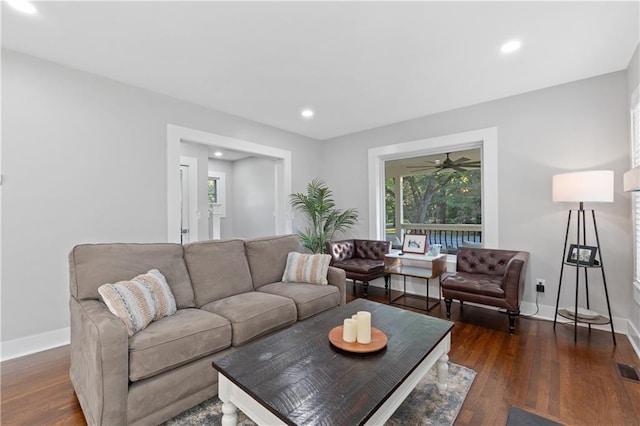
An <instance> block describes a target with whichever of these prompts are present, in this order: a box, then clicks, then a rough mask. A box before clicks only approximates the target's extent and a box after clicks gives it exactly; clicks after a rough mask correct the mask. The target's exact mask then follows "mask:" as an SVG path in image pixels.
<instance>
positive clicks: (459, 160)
mask: <svg viewBox="0 0 640 426" xmlns="http://www.w3.org/2000/svg"><path fill="white" fill-rule="evenodd" d="M467 161H471V160H470V159H469V158H467V157H460V158H458V159H457V160H453V164H456V165H458V164H460V163H464V162H467Z"/></svg>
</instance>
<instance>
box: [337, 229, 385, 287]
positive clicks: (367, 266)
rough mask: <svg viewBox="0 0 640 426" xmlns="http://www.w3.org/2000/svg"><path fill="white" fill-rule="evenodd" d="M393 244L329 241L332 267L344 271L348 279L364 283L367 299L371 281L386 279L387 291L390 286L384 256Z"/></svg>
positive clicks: (375, 241) (365, 241)
mask: <svg viewBox="0 0 640 426" xmlns="http://www.w3.org/2000/svg"><path fill="white" fill-rule="evenodd" d="M390 248H391V243H390V242H389V241H377V240H342V241H329V242H327V244H326V249H327V253H328V254H330V255H331V266H335V267H336V268H340V269H344V271H345V272H346V275H347V278H348V279H351V280H353V285H354V288H355V285H356V282H357V281H362V288H363V293H364V296H365V297H367V289H368V288H369V281H371V280H374V279H376V278H380V277H384V281H385V284H384V287H385V289H386V288H387V287H388V285H389V276H388V275H385V273H384V255H385V254H387V253H389V249H390Z"/></svg>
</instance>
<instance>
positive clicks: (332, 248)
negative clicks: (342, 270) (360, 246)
mask: <svg viewBox="0 0 640 426" xmlns="http://www.w3.org/2000/svg"><path fill="white" fill-rule="evenodd" d="M326 249H327V253H329V254H330V255H331V258H332V261H333V262H342V261H343V260H346V259H351V258H352V257H353V256H354V255H355V251H356V246H355V243H354V242H353V240H343V241H327V244H326Z"/></svg>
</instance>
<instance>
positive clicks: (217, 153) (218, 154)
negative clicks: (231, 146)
mask: <svg viewBox="0 0 640 426" xmlns="http://www.w3.org/2000/svg"><path fill="white" fill-rule="evenodd" d="M213 155H215V156H216V157H222V153H221V152H220V151H216V152H214V153H213Z"/></svg>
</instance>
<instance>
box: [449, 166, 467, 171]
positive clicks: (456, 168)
mask: <svg viewBox="0 0 640 426" xmlns="http://www.w3.org/2000/svg"><path fill="white" fill-rule="evenodd" d="M450 168H451V169H453V170H455V171H456V172H466V171H467V169H464V168H462V167H460V166H453V167H450Z"/></svg>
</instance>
